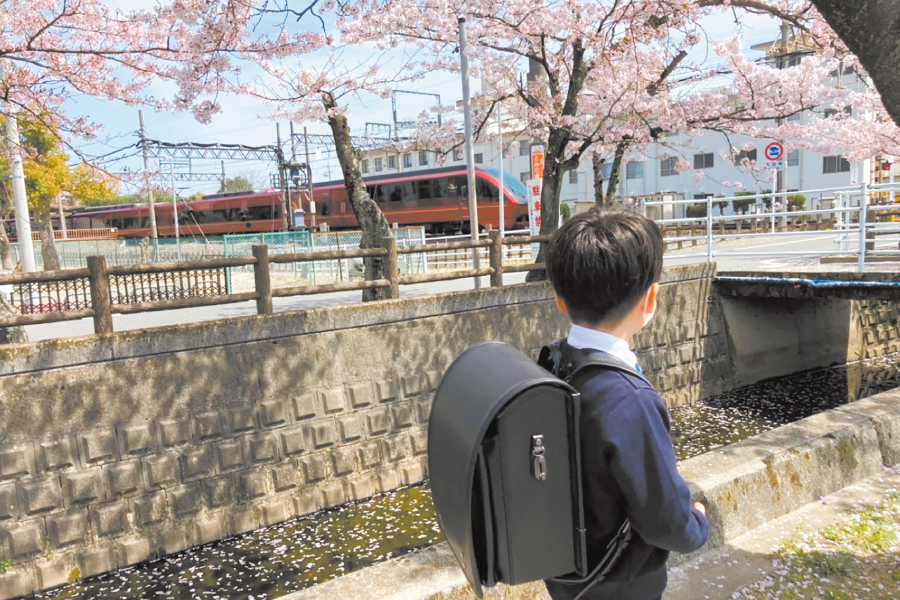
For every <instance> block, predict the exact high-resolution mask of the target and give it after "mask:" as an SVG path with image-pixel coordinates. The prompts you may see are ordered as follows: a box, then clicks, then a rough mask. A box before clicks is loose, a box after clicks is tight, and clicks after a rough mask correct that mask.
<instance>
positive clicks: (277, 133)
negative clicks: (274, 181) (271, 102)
mask: <svg viewBox="0 0 900 600" xmlns="http://www.w3.org/2000/svg"><path fill="white" fill-rule="evenodd" d="M275 136H276V138H277V139H278V151H277V157H278V178H279V179H280V180H281V229H282V231H287V230H288V216H287V181H286V177H285V176H284V152H282V150H281V125H280V124H279V123H275Z"/></svg>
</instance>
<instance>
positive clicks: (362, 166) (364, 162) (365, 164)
mask: <svg viewBox="0 0 900 600" xmlns="http://www.w3.org/2000/svg"><path fill="white" fill-rule="evenodd" d="M359 168H360V169H361V170H362V172H363V173H368V172H369V160H368V159H366V158H364V159H363V160H362V162H361V163H359Z"/></svg>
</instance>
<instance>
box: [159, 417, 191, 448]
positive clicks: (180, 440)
mask: <svg viewBox="0 0 900 600" xmlns="http://www.w3.org/2000/svg"><path fill="white" fill-rule="evenodd" d="M157 431H158V432H159V442H160V445H161V447H163V448H174V447H176V446H183V445H185V444H189V443H191V442H192V441H193V435H192V433H191V420H190V418H189V417H188V416H187V415H180V416H177V417H173V418H167V419H160V420H159V421H157Z"/></svg>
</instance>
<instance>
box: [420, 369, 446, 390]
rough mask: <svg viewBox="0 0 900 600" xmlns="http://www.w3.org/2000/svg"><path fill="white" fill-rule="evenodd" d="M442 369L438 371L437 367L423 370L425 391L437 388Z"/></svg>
mask: <svg viewBox="0 0 900 600" xmlns="http://www.w3.org/2000/svg"><path fill="white" fill-rule="evenodd" d="M443 374H444V373H443V371H438V370H437V369H432V370H429V371H425V373H424V378H425V391H426V392H433V391H435V390H436V389H437V386H438V384H439V383H440V382H441V377H442V376H443Z"/></svg>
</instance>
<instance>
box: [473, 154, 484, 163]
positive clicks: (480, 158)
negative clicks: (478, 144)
mask: <svg viewBox="0 0 900 600" xmlns="http://www.w3.org/2000/svg"><path fill="white" fill-rule="evenodd" d="M483 162H484V154H482V153H481V152H478V153H477V154H475V164H476V165H480V164H481V163H483Z"/></svg>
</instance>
